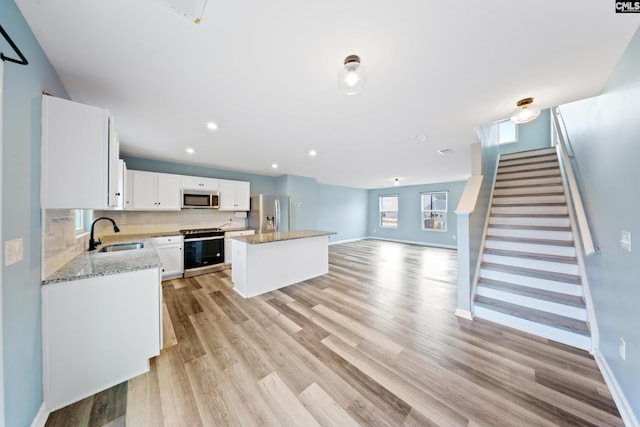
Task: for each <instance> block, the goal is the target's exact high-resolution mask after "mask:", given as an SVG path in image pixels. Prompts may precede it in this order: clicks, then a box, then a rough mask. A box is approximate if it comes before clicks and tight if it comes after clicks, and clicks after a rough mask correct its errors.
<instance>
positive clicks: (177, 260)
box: [156, 244, 184, 280]
mask: <svg viewBox="0 0 640 427" xmlns="http://www.w3.org/2000/svg"><path fill="white" fill-rule="evenodd" d="M156 250H157V251H158V256H159V257H160V260H161V261H162V280H167V279H173V278H176V277H182V273H183V264H184V259H183V255H182V244H179V245H166V246H156Z"/></svg>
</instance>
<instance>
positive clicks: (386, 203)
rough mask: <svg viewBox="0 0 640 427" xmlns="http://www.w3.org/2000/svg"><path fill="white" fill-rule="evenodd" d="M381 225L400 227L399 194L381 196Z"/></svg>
mask: <svg viewBox="0 0 640 427" xmlns="http://www.w3.org/2000/svg"><path fill="white" fill-rule="evenodd" d="M380 227H381V228H398V195H397V194H395V195H390V196H380Z"/></svg>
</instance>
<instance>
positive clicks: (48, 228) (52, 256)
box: [42, 209, 89, 279]
mask: <svg viewBox="0 0 640 427" xmlns="http://www.w3.org/2000/svg"><path fill="white" fill-rule="evenodd" d="M42 215H43V233H44V236H43V239H42V241H43V243H42V244H43V262H42V278H43V279H45V278H46V277H47V276H49V275H50V274H51V273H53V272H55V271H56V270H58V269H60V267H62V266H63V265H65V264H66V263H68V262H69V261H71V260H72V259H73V258H75V257H76V256H78V255H79V254H81V253H82V252H83V251H85V250H86V249H87V248H88V247H89V235H88V234H86V233H84V234H82V235H80V236H77V235H76V229H75V228H76V226H75V224H76V223H75V211H74V210H66V209H46V210H45V211H44V212H43V213H42Z"/></svg>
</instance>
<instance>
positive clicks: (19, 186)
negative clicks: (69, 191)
mask: <svg viewBox="0 0 640 427" xmlns="http://www.w3.org/2000/svg"><path fill="white" fill-rule="evenodd" d="M0 24H1V25H2V26H3V28H4V29H5V31H6V32H7V33H8V34H9V35H10V36H11V38H12V39H13V40H14V42H15V43H16V45H17V46H18V47H19V48H20V50H21V51H22V52H23V53H24V55H25V56H26V57H27V60H28V61H29V65H27V66H22V65H18V64H13V63H10V62H5V67H4V105H3V117H2V119H3V160H2V182H3V188H2V193H3V194H2V197H3V201H2V206H3V210H2V231H3V236H2V238H3V240H10V239H15V238H18V237H22V238H24V259H23V261H21V262H19V263H17V264H13V265H10V266H8V267H4V262H3V263H2V264H3V268H2V280H3V301H2V304H3V308H2V309H3V328H4V330H3V331H2V332H3V334H4V382H5V384H4V387H5V394H4V396H5V405H4V408H5V423H6V425H7V426H28V425H30V424H31V422H32V421H33V419H34V417H35V415H36V413H37V412H38V410H39V408H40V406H41V405H42V399H43V397H42V330H41V316H40V306H41V299H40V286H41V285H40V264H41V254H40V251H41V249H40V245H41V240H42V237H41V235H42V229H41V225H40V135H41V125H40V117H41V106H40V105H41V94H42V91H43V90H46V91H47V92H49V93H51V94H52V95H56V96H59V97H63V98H68V94H67V92H66V90H65V89H64V87H63V86H62V83H61V82H60V80H59V79H58V76H57V74H56V72H55V71H54V70H53V68H52V67H51V64H50V63H49V61H48V60H47V58H46V56H45V55H44V52H43V51H42V50H41V48H40V46H39V44H38V42H37V41H36V39H35V37H34V36H33V34H32V32H31V30H30V29H29V27H28V26H27V23H26V21H25V20H24V18H23V17H22V14H21V13H20V11H19V10H18V8H17V7H16V5H15V3H14V2H13V1H3V2H0ZM0 50H2V52H3V53H5V54H6V55H9V56H12V53H11V52H12V51H11V48H10V47H8V45H7V44H6V43H5V42H4V41H0Z"/></svg>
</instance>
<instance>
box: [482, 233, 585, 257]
mask: <svg viewBox="0 0 640 427" xmlns="http://www.w3.org/2000/svg"><path fill="white" fill-rule="evenodd" d="M485 247H487V248H489V249H502V250H508V251H517V252H531V253H534V254H541V255H557V256H571V257H572V256H576V248H575V247H573V246H555V245H539V244H535V243H522V242H508V241H504V240H491V237H487V239H486V241H485Z"/></svg>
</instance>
